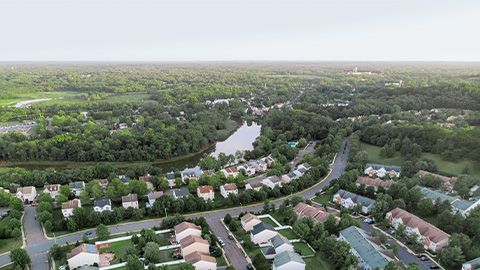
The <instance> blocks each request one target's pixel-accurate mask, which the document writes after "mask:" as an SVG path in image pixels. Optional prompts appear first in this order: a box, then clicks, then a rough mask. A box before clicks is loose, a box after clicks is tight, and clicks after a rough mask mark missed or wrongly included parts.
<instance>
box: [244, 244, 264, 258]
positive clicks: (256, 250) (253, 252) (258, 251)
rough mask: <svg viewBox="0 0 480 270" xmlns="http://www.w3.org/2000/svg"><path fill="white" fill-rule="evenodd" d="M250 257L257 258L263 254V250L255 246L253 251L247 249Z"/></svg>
mask: <svg viewBox="0 0 480 270" xmlns="http://www.w3.org/2000/svg"><path fill="white" fill-rule="evenodd" d="M245 251H246V252H247V255H248V257H255V255H257V254H260V253H262V248H261V247H258V246H255V247H254V248H253V249H250V250H248V249H246V250H245Z"/></svg>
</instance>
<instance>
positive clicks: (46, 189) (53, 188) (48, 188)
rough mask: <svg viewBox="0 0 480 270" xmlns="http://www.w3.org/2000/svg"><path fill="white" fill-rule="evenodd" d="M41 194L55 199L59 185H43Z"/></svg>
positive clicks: (58, 191) (58, 192)
mask: <svg viewBox="0 0 480 270" xmlns="http://www.w3.org/2000/svg"><path fill="white" fill-rule="evenodd" d="M43 193H46V194H50V196H52V198H54V199H55V197H57V195H59V194H60V185H59V184H56V185H45V186H43Z"/></svg>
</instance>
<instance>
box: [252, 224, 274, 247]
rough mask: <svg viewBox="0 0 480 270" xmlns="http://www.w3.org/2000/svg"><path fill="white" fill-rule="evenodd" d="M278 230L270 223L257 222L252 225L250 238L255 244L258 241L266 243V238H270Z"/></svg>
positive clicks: (258, 242)
mask: <svg viewBox="0 0 480 270" xmlns="http://www.w3.org/2000/svg"><path fill="white" fill-rule="evenodd" d="M277 234H278V232H277V231H276V230H275V229H274V228H273V226H272V225H270V224H267V223H263V222H261V223H259V224H257V225H255V226H253V229H252V231H251V232H250V238H251V239H252V241H253V243H255V244H256V245H258V244H260V243H267V242H268V240H270V239H272V237H274V236H275V235H277Z"/></svg>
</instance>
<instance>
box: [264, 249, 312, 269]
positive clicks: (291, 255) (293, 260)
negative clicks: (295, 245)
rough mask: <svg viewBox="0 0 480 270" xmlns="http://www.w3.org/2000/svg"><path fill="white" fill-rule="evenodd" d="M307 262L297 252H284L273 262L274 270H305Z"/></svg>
mask: <svg viewBox="0 0 480 270" xmlns="http://www.w3.org/2000/svg"><path fill="white" fill-rule="evenodd" d="M305 266H306V264H305V262H304V261H303V259H302V257H300V255H298V254H297V253H295V252H291V251H284V252H282V253H279V254H278V255H276V256H275V258H274V260H273V265H272V269H273V270H305Z"/></svg>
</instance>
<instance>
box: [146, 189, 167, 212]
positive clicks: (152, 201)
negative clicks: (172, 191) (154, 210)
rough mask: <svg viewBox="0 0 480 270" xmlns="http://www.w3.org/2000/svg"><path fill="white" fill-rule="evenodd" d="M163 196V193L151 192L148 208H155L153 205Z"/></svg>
mask: <svg viewBox="0 0 480 270" xmlns="http://www.w3.org/2000/svg"><path fill="white" fill-rule="evenodd" d="M162 195H163V191H155V192H150V193H148V195H147V198H148V202H147V207H148V208H150V207H152V206H153V203H155V200H156V199H157V198H158V197H160V196H162Z"/></svg>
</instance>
